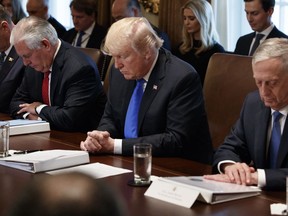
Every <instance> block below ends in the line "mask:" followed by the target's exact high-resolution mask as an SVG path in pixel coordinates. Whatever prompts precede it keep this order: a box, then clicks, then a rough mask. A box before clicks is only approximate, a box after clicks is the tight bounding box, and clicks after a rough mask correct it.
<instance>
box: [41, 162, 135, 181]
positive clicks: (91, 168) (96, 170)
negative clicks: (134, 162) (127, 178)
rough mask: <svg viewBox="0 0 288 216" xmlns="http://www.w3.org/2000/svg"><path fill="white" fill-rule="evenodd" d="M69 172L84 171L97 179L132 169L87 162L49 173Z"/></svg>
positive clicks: (128, 171)
mask: <svg viewBox="0 0 288 216" xmlns="http://www.w3.org/2000/svg"><path fill="white" fill-rule="evenodd" d="M68 172H82V173H85V174H88V175H90V176H92V177H93V178H95V179H98V178H104V177H108V176H114V175H120V174H123V173H130V172H132V171H131V170H128V169H123V168H118V167H113V166H109V165H106V164H102V163H90V164H85V165H81V166H76V167H71V168H66V169H61V170H55V171H50V172H47V173H48V174H51V175H57V174H62V173H68Z"/></svg>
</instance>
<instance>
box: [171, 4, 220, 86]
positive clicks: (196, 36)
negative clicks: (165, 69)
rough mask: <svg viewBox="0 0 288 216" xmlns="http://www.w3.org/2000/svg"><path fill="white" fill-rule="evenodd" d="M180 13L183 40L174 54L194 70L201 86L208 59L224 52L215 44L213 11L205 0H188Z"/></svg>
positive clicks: (216, 36) (216, 35)
mask: <svg viewBox="0 0 288 216" xmlns="http://www.w3.org/2000/svg"><path fill="white" fill-rule="evenodd" d="M181 12H182V15H183V31H182V35H183V36H182V38H183V39H182V43H181V44H180V46H179V47H178V48H177V50H176V51H175V54H176V56H178V57H179V58H181V59H182V60H184V61H186V62H188V63H189V64H191V65H192V66H193V67H194V68H195V69H196V71H197V72H198V74H199V76H200V79H201V83H202V85H203V83H204V78H205V74H206V69H207V66H208V62H209V59H210V57H211V56H212V55H213V54H214V53H216V52H224V48H223V47H222V46H221V45H220V44H219V43H218V42H217V41H218V33H217V31H216V28H215V22H214V14H213V10H212V7H211V5H210V4H209V3H208V2H207V1H206V0H190V1H187V2H186V3H185V4H184V5H183V7H182V9H181Z"/></svg>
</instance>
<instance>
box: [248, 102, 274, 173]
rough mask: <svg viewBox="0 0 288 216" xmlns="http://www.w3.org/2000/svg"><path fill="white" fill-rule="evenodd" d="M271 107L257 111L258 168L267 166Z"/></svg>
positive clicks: (256, 154) (256, 160) (256, 141)
mask: <svg viewBox="0 0 288 216" xmlns="http://www.w3.org/2000/svg"><path fill="white" fill-rule="evenodd" d="M270 112H271V111H270V109H269V108H267V107H264V105H263V108H262V109H261V111H260V112H258V113H256V119H255V122H257V127H256V128H255V149H254V152H255V155H253V156H252V157H254V158H255V161H254V162H255V164H256V166H257V167H258V168H265V166H266V147H267V145H266V144H267V131H268V126H269V122H270V121H269V120H270Z"/></svg>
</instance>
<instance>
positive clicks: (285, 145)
mask: <svg viewBox="0 0 288 216" xmlns="http://www.w3.org/2000/svg"><path fill="white" fill-rule="evenodd" d="M287 153H288V121H287V119H286V121H285V125H284V129H283V133H282V136H281V142H280V146H279V151H278V158H277V161H276V167H281V164H282V163H283V162H284V160H285V158H286V157H287Z"/></svg>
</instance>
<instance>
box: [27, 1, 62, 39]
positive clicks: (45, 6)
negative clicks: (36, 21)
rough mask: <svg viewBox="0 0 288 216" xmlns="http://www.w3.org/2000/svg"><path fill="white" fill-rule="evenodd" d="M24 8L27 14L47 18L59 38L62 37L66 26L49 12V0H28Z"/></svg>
mask: <svg viewBox="0 0 288 216" xmlns="http://www.w3.org/2000/svg"><path fill="white" fill-rule="evenodd" d="M26 10H27V13H28V14H29V16H37V17H39V18H42V19H45V20H47V21H48V22H49V23H50V24H51V25H52V26H53V27H54V28H55V29H56V32H57V34H58V37H59V38H61V39H62V38H63V36H64V35H65V33H66V28H65V27H64V26H63V25H62V24H61V23H60V22H58V21H57V20H56V19H55V18H54V17H53V16H51V14H49V0H28V1H27V4H26Z"/></svg>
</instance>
